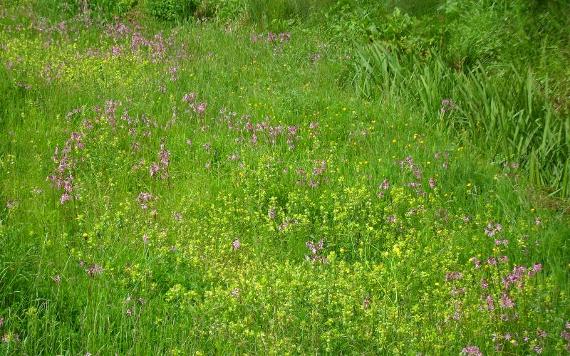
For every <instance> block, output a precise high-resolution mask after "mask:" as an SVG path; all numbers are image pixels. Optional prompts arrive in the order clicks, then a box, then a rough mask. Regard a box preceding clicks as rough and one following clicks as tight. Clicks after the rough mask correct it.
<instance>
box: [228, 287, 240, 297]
mask: <svg viewBox="0 0 570 356" xmlns="http://www.w3.org/2000/svg"><path fill="white" fill-rule="evenodd" d="M239 293H240V290H239V288H234V289H232V291H231V292H230V295H231V296H232V297H234V298H237V297H239Z"/></svg>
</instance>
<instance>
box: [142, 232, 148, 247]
mask: <svg viewBox="0 0 570 356" xmlns="http://www.w3.org/2000/svg"><path fill="white" fill-rule="evenodd" d="M142 240H143V244H145V245H148V242H149V238H148V235H147V234H144V235H143V237H142Z"/></svg>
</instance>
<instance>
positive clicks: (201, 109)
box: [194, 103, 208, 115]
mask: <svg viewBox="0 0 570 356" xmlns="http://www.w3.org/2000/svg"><path fill="white" fill-rule="evenodd" d="M207 106H208V104H206V103H198V104H197V105H194V111H195V112H196V113H197V114H198V115H204V113H205V112H206V108H207Z"/></svg>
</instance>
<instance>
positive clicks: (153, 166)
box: [149, 162, 160, 177]
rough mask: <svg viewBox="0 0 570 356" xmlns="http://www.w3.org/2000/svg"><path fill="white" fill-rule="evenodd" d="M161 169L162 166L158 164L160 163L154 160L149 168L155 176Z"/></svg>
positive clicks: (151, 174) (152, 175)
mask: <svg viewBox="0 0 570 356" xmlns="http://www.w3.org/2000/svg"><path fill="white" fill-rule="evenodd" d="M159 171H160V166H159V165H158V163H155V162H153V163H152V164H151V165H150V168H149V172H150V176H151V177H154V176H155V175H156V174H157V173H158V172H159Z"/></svg>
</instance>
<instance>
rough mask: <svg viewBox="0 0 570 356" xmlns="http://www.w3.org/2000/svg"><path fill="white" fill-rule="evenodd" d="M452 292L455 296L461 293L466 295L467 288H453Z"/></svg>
mask: <svg viewBox="0 0 570 356" xmlns="http://www.w3.org/2000/svg"><path fill="white" fill-rule="evenodd" d="M450 294H451V295H452V296H454V297H457V296H459V295H464V294H465V288H455V287H454V288H453V289H452V290H451V292H450Z"/></svg>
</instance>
